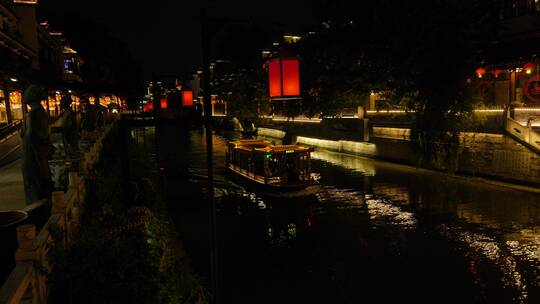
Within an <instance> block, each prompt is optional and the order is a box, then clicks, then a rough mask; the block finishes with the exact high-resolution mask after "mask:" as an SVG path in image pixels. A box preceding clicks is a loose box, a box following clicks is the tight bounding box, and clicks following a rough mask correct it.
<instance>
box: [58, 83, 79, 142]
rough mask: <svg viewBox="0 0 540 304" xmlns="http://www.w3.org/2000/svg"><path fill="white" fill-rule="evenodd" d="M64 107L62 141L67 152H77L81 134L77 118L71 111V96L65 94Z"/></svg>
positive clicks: (61, 102)
mask: <svg viewBox="0 0 540 304" xmlns="http://www.w3.org/2000/svg"><path fill="white" fill-rule="evenodd" d="M60 105H61V106H62V111H63V114H62V141H63V143H64V147H65V148H66V150H70V151H72V152H75V151H77V150H78V149H79V132H78V128H77V118H76V116H75V112H73V110H72V109H71V95H70V94H66V93H65V94H64V96H62V99H61V101H60Z"/></svg>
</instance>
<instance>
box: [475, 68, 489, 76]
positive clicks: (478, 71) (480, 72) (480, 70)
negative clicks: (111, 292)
mask: <svg viewBox="0 0 540 304" xmlns="http://www.w3.org/2000/svg"><path fill="white" fill-rule="evenodd" d="M475 73H476V76H478V78H482V77H484V74H486V69H484V68H481V67H480V68H478V69H476V71H475Z"/></svg>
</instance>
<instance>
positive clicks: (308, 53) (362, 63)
mask: <svg viewBox="0 0 540 304" xmlns="http://www.w3.org/2000/svg"><path fill="white" fill-rule="evenodd" d="M350 5H352V4H349V3H347V2H346V1H333V2H332V1H319V2H318V6H319V8H322V9H319V10H317V11H319V12H321V18H322V20H325V22H324V23H323V25H324V28H323V29H321V31H320V32H319V33H317V34H316V36H315V37H313V38H311V39H306V40H305V41H304V48H303V52H302V54H301V56H302V58H303V59H304V60H303V67H304V68H306V69H307V70H306V71H305V73H304V77H303V81H304V84H307V85H308V86H307V87H306V88H307V90H306V93H307V94H306V95H308V96H312V97H313V96H314V97H315V98H314V100H315V101H314V102H316V103H319V104H317V105H312V107H313V108H315V107H319V108H320V109H321V111H322V112H328V113H332V112H334V111H335V110H336V109H337V108H339V107H342V106H344V105H346V104H347V100H349V101H350V100H351V99H354V98H355V96H360V95H362V94H365V93H367V92H369V90H377V91H381V90H382V91H385V92H387V95H388V97H389V100H390V101H391V102H394V103H399V104H403V105H405V106H407V107H408V108H410V109H411V110H414V111H415V112H416V123H415V126H414V128H413V130H412V140H413V143H414V145H415V147H417V148H418V151H419V152H420V153H419V154H420V155H422V158H421V159H420V160H419V161H420V163H421V164H422V165H428V166H431V165H434V166H437V167H439V168H443V169H449V170H452V166H451V165H449V164H450V163H451V162H452V159H454V160H455V157H454V156H455V155H456V153H455V152H456V148H457V146H458V145H457V144H458V134H459V131H461V130H462V128H463V122H464V121H466V119H464V118H465V117H466V116H467V115H470V114H471V110H472V106H473V100H472V98H470V96H468V95H467V93H466V92H467V87H466V79H467V78H468V77H470V75H471V71H473V67H474V66H475V65H476V64H477V62H479V59H480V58H481V56H482V52H481V51H482V50H483V49H485V46H489V44H488V43H489V42H490V40H491V39H492V37H491V36H490V35H489V33H490V32H494V31H492V30H491V27H490V25H491V24H492V22H491V21H493V20H494V14H493V10H492V8H493V3H492V1H485V0H473V1H466V0H435V1H414V2H410V1H392V0H382V1H377V2H370V3H367V4H366V5H365V7H364V8H363V9H362V10H354V9H352V7H350ZM313 50H315V52H313ZM312 93H314V95H313V94H312ZM347 97H348V98H347ZM312 99H313V98H312ZM307 100H308V101H309V100H310V99H309V98H308V99H307ZM441 163H444V164H443V165H441Z"/></svg>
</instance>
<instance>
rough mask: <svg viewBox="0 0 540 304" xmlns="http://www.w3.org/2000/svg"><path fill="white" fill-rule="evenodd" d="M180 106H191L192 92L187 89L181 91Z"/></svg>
mask: <svg viewBox="0 0 540 304" xmlns="http://www.w3.org/2000/svg"><path fill="white" fill-rule="evenodd" d="M182 106H184V107H191V106H193V91H192V90H189V89H183V90H182Z"/></svg>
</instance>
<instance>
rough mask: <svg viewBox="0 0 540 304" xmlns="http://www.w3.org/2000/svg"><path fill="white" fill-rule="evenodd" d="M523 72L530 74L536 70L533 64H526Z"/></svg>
mask: <svg viewBox="0 0 540 304" xmlns="http://www.w3.org/2000/svg"><path fill="white" fill-rule="evenodd" d="M523 70H524V71H525V74H530V73H532V71H533V70H534V64H532V63H530V62H529V63H526V64H525V65H524V66H523Z"/></svg>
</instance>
